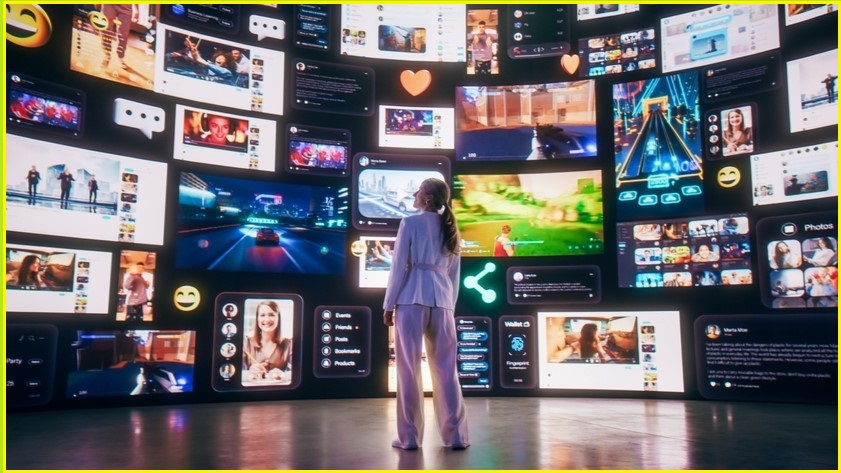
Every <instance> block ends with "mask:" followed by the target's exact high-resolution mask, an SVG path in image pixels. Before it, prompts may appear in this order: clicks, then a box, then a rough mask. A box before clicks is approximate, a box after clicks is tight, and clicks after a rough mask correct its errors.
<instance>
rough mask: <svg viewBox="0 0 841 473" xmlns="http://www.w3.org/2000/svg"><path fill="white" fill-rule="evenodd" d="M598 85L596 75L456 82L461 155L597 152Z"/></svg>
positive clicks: (523, 157)
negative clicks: (521, 82) (548, 79)
mask: <svg viewBox="0 0 841 473" xmlns="http://www.w3.org/2000/svg"><path fill="white" fill-rule="evenodd" d="M594 89H595V82H594V81H592V80H582V81H577V82H556V83H549V84H532V85H510V86H484V85H483V86H459V87H456V135H455V149H456V159H458V160H460V161H488V160H507V161H537V160H545V159H556V158H593V157H595V156H596V151H597V144H596V98H595V97H596V94H595V90H594ZM557 104H563V105H562V106H556V105H557Z"/></svg>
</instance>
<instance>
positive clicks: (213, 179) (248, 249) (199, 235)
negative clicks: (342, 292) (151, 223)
mask: <svg viewBox="0 0 841 473" xmlns="http://www.w3.org/2000/svg"><path fill="white" fill-rule="evenodd" d="M347 195H348V192H347V189H346V188H331V187H321V186H307V185H299V184H282V183H277V182H267V181H256V180H245V179H234V178H229V177H223V176H210V175H204V174H201V175H200V174H193V173H181V183H180V185H179V195H178V202H179V219H178V220H179V229H178V238H177V242H176V266H177V267H179V268H187V269H206V270H220V271H256V272H274V273H295V274H342V273H344V270H345V254H346V251H345V240H346V227H347V214H346V210H344V209H347V206H348V198H347Z"/></svg>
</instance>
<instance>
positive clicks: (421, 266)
mask: <svg viewBox="0 0 841 473" xmlns="http://www.w3.org/2000/svg"><path fill="white" fill-rule="evenodd" d="M412 267H413V268H417V269H423V270H425V271H435V272H437V273H441V274H447V267H446V266H435V265H434V264H423V263H418V264H413V265H412Z"/></svg>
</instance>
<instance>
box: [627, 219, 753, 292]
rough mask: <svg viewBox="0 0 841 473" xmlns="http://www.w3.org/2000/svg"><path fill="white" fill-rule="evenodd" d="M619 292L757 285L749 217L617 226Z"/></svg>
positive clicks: (674, 220) (645, 222) (635, 223)
mask: <svg viewBox="0 0 841 473" xmlns="http://www.w3.org/2000/svg"><path fill="white" fill-rule="evenodd" d="M616 244H617V260H618V263H619V268H618V269H619V271H618V276H619V287H633V288H654V287H693V286H731V285H742V284H753V282H754V279H753V271H752V270H751V254H752V248H751V243H750V221H749V220H748V217H747V214H744V213H737V214H729V215H711V216H704V217H692V218H683V219H668V220H666V219H664V220H654V221H641V222H625V223H619V224H617V225H616Z"/></svg>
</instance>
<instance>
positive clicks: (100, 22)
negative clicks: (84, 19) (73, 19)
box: [88, 11, 108, 31]
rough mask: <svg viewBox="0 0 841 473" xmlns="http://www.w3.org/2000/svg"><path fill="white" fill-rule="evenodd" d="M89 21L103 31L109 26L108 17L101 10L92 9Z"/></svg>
mask: <svg viewBox="0 0 841 473" xmlns="http://www.w3.org/2000/svg"><path fill="white" fill-rule="evenodd" d="M88 22H89V23H90V24H91V26H93V27H94V28H95V29H97V30H99V31H102V30H104V29H105V28H108V17H107V16H105V15H104V14H102V12H99V11H92V12H90V13H89V14H88Z"/></svg>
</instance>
